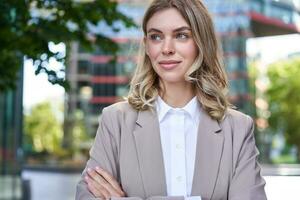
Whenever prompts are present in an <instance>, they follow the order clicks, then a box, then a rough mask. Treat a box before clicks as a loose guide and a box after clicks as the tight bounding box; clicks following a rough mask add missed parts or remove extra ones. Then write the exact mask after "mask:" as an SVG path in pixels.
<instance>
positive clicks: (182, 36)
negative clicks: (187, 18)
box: [176, 33, 189, 39]
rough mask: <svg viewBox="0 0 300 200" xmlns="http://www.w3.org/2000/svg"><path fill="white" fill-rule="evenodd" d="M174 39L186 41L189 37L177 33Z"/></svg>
mask: <svg viewBox="0 0 300 200" xmlns="http://www.w3.org/2000/svg"><path fill="white" fill-rule="evenodd" d="M176 38H177V39H187V38H189V35H188V34H186V33H178V34H177V35H176Z"/></svg>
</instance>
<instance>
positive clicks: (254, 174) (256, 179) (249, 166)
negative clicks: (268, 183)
mask: <svg viewBox="0 0 300 200" xmlns="http://www.w3.org/2000/svg"><path fill="white" fill-rule="evenodd" d="M243 124H244V123H243ZM244 125H245V124H244ZM245 126H246V132H245V133H246V134H244V136H243V139H242V140H241V144H240V145H238V146H239V150H238V151H237V152H238V156H237V161H236V164H235V170H234V173H233V177H232V180H231V184H230V188H229V194H228V199H229V200H240V199H243V200H266V199H267V197H266V194H265V190H264V186H265V181H264V179H263V178H262V176H261V174H260V166H259V164H258V162H257V159H258V155H259V152H258V150H257V148H256V145H255V138H254V133H253V130H254V124H253V120H252V119H251V118H250V117H249V116H247V117H246V125H245ZM235 128H236V127H235ZM240 128H241V127H240ZM244 130H245V128H244ZM236 131H238V132H240V131H243V130H236Z"/></svg>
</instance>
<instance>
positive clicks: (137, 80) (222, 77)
mask: <svg viewBox="0 0 300 200" xmlns="http://www.w3.org/2000/svg"><path fill="white" fill-rule="evenodd" d="M168 8H176V9H177V10H178V11H179V12H180V13H181V15H182V16H183V17H184V19H185V20H186V21H187V23H188V24H189V25H190V27H191V29H192V34H193V39H194V41H195V42H196V44H197V46H198V50H199V55H198V56H197V57H196V59H195V61H194V63H193V64H192V66H191V67H190V69H189V70H188V71H187V73H186V74H185V80H186V81H189V82H191V83H192V84H193V86H194V88H195V89H196V90H195V91H196V94H197V98H198V100H199V102H200V103H201V105H202V107H203V109H204V110H205V111H206V112H207V113H208V114H209V115H210V116H211V118H213V119H216V120H219V121H220V120H222V118H223V117H224V114H225V111H226V109H227V108H228V106H229V105H230V104H229V102H228V100H227V97H226V94H227V91H228V89H227V88H228V81H227V76H226V73H225V71H224V67H223V62H222V57H221V50H220V48H219V45H218V41H217V38H216V34H215V31H214V27H213V22H212V19H211V16H210V14H209V12H208V10H207V9H206V7H205V6H204V5H203V3H202V2H201V0H154V1H153V2H152V3H151V5H150V6H149V8H148V9H147V11H146V13H145V16H144V19H143V23H142V29H143V32H144V35H145V36H146V35H147V30H146V26H147V22H148V21H149V19H150V18H151V17H152V16H153V15H154V14H155V13H156V12H158V11H161V10H165V9H168ZM159 90H160V87H159V77H158V75H157V74H156V72H155V71H154V69H153V68H152V65H151V62H150V59H149V57H148V56H147V55H146V52H145V44H144V42H141V45H140V50H139V55H138V60H137V68H136V70H135V73H134V75H133V78H132V80H131V83H130V91H129V94H128V97H127V100H128V102H129V104H130V105H131V106H132V107H133V108H135V109H136V110H148V109H152V108H153V107H154V102H155V99H156V98H157V96H158V94H159Z"/></svg>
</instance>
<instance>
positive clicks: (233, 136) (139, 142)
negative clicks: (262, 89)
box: [76, 102, 266, 200]
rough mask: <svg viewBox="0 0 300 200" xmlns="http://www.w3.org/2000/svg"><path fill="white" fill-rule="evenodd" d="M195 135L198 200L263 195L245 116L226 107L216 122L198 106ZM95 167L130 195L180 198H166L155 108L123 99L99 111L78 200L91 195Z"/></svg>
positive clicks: (259, 198)
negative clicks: (89, 176) (88, 179)
mask: <svg viewBox="0 0 300 200" xmlns="http://www.w3.org/2000/svg"><path fill="white" fill-rule="evenodd" d="M197 138H198V139H197V147H196V159H195V171H194V178H193V185H192V194H191V195H192V196H198V195H199V196H201V197H202V200H208V199H212V200H226V199H229V200H265V199H266V195H265V191H264V185H265V181H264V180H263V178H262V176H261V175H260V167H259V165H258V163H257V157H258V154H259V153H258V151H257V149H256V146H255V140H254V135H253V121H252V119H251V118H250V117H249V116H247V115H244V114H242V113H240V112H238V111H235V110H232V109H229V110H228V111H227V113H226V116H225V118H224V120H223V121H222V122H217V121H215V120H213V119H211V118H210V117H209V115H208V114H207V113H206V112H205V111H204V110H201V113H200V123H199V128H198V137H197ZM96 166H100V167H102V168H103V169H105V170H107V171H108V172H110V173H111V174H112V175H113V176H114V177H115V178H116V179H117V180H118V181H119V183H120V184H121V186H122V188H123V190H124V192H125V193H126V194H127V197H131V198H128V199H137V198H132V197H139V198H141V199H147V198H148V199H149V198H150V199H151V198H152V199H155V200H156V199H183V198H182V197H166V195H167V189H166V180H165V171H164V163H163V154H162V147H161V141H160V131H159V122H158V117H157V114H156V113H155V112H151V111H136V110H134V109H133V108H132V107H131V106H130V105H129V104H128V103H127V102H120V103H117V104H114V105H112V106H109V107H107V108H105V109H104V110H103V112H102V115H101V119H100V123H99V128H98V131H97V135H96V138H95V141H94V144H93V146H92V148H91V150H90V159H89V160H88V162H87V165H86V168H85V170H84V171H83V173H82V178H81V180H80V182H79V183H78V185H77V193H76V199H77V200H86V199H93V195H92V194H91V193H90V192H89V191H88V189H87V186H86V183H85V182H84V178H83V177H84V175H85V174H86V169H87V168H88V167H89V168H94V167H96ZM115 199H119V198H115ZM121 199H125V198H121Z"/></svg>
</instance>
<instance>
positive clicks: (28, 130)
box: [24, 102, 64, 155]
mask: <svg viewBox="0 0 300 200" xmlns="http://www.w3.org/2000/svg"><path fill="white" fill-rule="evenodd" d="M24 129H25V141H24V142H25V145H24V146H25V147H26V146H27V147H28V146H30V147H31V148H30V149H29V151H31V152H37V153H40V152H47V153H50V154H53V155H61V154H63V153H64V150H63V149H62V148H61V141H62V138H63V128H62V124H61V123H60V122H59V121H58V119H57V118H56V116H55V115H54V113H53V111H52V108H51V105H50V103H48V102H43V103H40V104H37V105H36V106H34V107H33V108H32V110H31V112H30V114H28V115H25V124H24ZM27 150H28V148H27Z"/></svg>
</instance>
